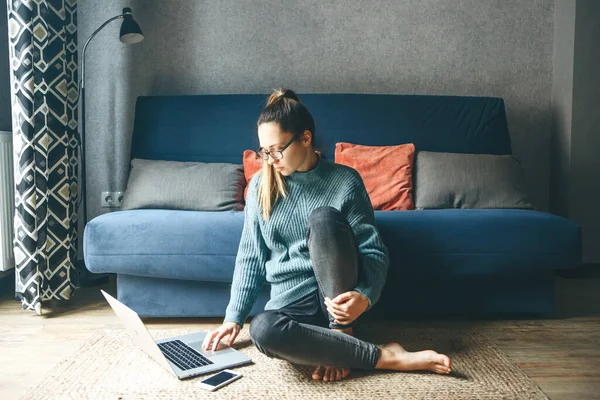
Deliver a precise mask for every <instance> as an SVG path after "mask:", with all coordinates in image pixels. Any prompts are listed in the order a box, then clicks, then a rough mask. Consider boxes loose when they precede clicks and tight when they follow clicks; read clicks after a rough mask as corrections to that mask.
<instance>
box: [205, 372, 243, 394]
mask: <svg viewBox="0 0 600 400" xmlns="http://www.w3.org/2000/svg"><path fill="white" fill-rule="evenodd" d="M241 377H242V374H240V373H239V372H235V371H232V370H230V369H224V370H223V371H221V372H219V373H218V374H216V375H213V376H211V377H210V378H206V379H204V380H203V381H200V382H198V386H199V387H201V388H202V389H206V390H210V391H211V392H212V391H213V390H217V389H219V388H221V387H223V386H225V385H227V384H228V383H231V382H233V381H235V380H236V379H239V378H241Z"/></svg>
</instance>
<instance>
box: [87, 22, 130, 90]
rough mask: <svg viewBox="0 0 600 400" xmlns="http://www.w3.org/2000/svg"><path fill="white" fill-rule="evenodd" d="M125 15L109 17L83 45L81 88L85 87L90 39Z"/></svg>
mask: <svg viewBox="0 0 600 400" xmlns="http://www.w3.org/2000/svg"><path fill="white" fill-rule="evenodd" d="M124 17H125V14H121V15H117V16H115V17H112V18H111V19H109V20H108V21H106V22H105V23H103V24H102V25H100V27H99V28H98V29H96V30H95V31H94V33H92V35H91V36H90V37H89V39H88V40H87V41H86V42H85V44H84V45H83V50H82V51H81V79H80V81H79V89H83V88H84V87H85V50H86V49H87V46H88V44H89V43H90V40H92V38H93V37H94V36H96V34H97V33H98V32H100V31H101V30H102V28H104V27H105V26H106V25H108V24H109V23H111V22H112V21H114V20H115V19H119V18H124Z"/></svg>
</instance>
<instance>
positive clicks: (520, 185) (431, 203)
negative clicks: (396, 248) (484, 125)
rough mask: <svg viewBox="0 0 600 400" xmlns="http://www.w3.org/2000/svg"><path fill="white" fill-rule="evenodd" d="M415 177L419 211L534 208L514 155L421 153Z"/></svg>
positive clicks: (417, 159) (416, 202) (418, 156)
mask: <svg viewBox="0 0 600 400" xmlns="http://www.w3.org/2000/svg"><path fill="white" fill-rule="evenodd" d="M415 176H416V177H415V207H416V208H417V209H437V208H521V209H534V208H535V207H534V206H533V204H531V201H530V200H529V197H528V196H527V193H526V190H525V182H524V177H523V169H522V168H521V164H520V163H519V161H518V160H517V159H516V158H515V157H513V156H511V155H493V154H458V153H442V152H430V151H420V152H418V153H417V157H416V161H415Z"/></svg>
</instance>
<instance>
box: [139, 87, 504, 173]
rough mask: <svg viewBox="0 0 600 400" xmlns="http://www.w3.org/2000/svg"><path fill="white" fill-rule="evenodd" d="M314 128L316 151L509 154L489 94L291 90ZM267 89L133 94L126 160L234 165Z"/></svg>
mask: <svg viewBox="0 0 600 400" xmlns="http://www.w3.org/2000/svg"><path fill="white" fill-rule="evenodd" d="M298 96H299V98H300V101H302V102H303V103H304V104H305V105H306V106H307V107H308V109H309V111H310V112H311V114H312V116H313V118H314V120H315V125H316V132H315V137H316V148H317V149H318V150H321V151H322V152H323V155H324V157H326V158H328V159H330V160H333V156H334V151H335V144H336V143H337V142H350V143H356V144H363V145H372V146H388V145H396V144H402V143H414V144H415V148H416V150H417V151H421V150H427V151H443V152H452V153H480V154H511V144H510V136H509V132H508V126H507V122H506V113H505V109H504V101H503V100H502V99H500V98H494V97H465V96H434V95H387V94H301V93H299V94H298ZM267 97H268V94H265V95H256V94H225V95H188V96H141V97H138V99H137V102H136V107H135V117H134V127H133V135H132V145H131V153H130V155H131V158H145V159H154V160H172V161H201V162H230V163H236V164H241V162H242V153H243V151H244V150H246V149H252V150H254V149H257V148H258V137H257V130H256V121H257V120H258V117H259V115H260V112H261V111H262V109H263V108H264V105H265V103H266V99H267Z"/></svg>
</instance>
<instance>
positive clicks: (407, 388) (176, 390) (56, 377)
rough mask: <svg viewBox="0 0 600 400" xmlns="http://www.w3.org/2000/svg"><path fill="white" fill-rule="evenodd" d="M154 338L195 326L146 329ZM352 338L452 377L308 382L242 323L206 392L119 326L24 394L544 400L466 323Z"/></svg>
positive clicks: (387, 374) (401, 375) (368, 331)
mask: <svg viewBox="0 0 600 400" xmlns="http://www.w3.org/2000/svg"><path fill="white" fill-rule="evenodd" d="M150 332H151V333H152V335H153V336H154V337H155V338H156V339H158V338H163V337H169V336H175V335H181V334H187V333H192V332H194V330H192V329H176V330H174V329H171V330H152V329H151V330H150ZM357 336H358V337H360V338H361V339H363V340H368V341H371V342H373V343H378V344H384V343H387V342H389V341H397V342H399V343H400V344H402V345H403V346H404V347H405V348H406V350H408V351H418V350H427V349H434V350H436V351H438V352H439V353H443V354H446V355H448V356H449V357H450V359H451V360H452V363H453V371H452V373H451V374H450V375H437V374H434V373H431V372H425V371H419V372H394V371H358V370H357V371H352V372H351V374H350V376H349V377H348V378H346V379H345V380H343V381H340V382H331V383H326V382H322V381H318V382H315V381H312V380H311V373H312V371H313V369H314V368H313V367H308V366H297V365H292V364H290V363H288V362H287V361H283V360H277V359H271V358H268V357H266V356H264V355H263V354H262V353H260V352H259V351H258V350H257V349H256V347H254V345H253V344H252V342H251V341H250V338H249V335H248V329H247V326H246V327H245V328H244V329H243V330H242V331H241V332H240V335H239V337H238V339H237V340H236V343H235V344H234V348H236V349H238V350H240V351H241V352H243V353H245V354H246V355H248V356H249V357H251V358H252V360H253V363H252V364H249V365H246V366H243V367H238V368H236V370H238V371H240V372H242V373H243V374H244V376H243V377H242V378H241V379H239V380H237V381H235V382H233V383H231V384H229V385H227V386H225V387H223V388H221V389H219V390H218V391H215V392H208V391H205V390H203V389H200V388H198V387H197V386H196V384H197V383H198V382H199V381H200V380H202V379H204V378H206V377H208V376H210V375H212V373H211V374H207V375H204V376H202V377H195V378H191V379H187V380H183V381H179V380H178V379H177V378H175V376H173V375H171V374H170V373H169V372H167V371H165V370H164V369H163V368H162V367H161V366H159V365H158V364H157V363H156V362H154V361H153V360H152V359H151V358H149V357H148V356H147V355H146V354H145V353H143V352H142V351H141V350H139V349H138V347H137V346H135V345H134V344H133V342H132V341H131V339H130V338H129V336H128V335H127V334H126V332H125V331H124V330H120V329H105V330H100V331H98V332H97V333H95V334H93V335H91V337H89V338H88V339H86V341H85V342H84V343H83V345H82V346H81V348H80V349H79V350H78V351H77V352H75V353H74V355H73V356H72V357H70V358H67V359H65V360H64V361H62V362H60V363H59V364H58V365H57V366H56V367H55V368H53V370H52V371H51V372H50V373H49V374H48V375H47V376H46V377H45V378H44V379H43V381H42V382H41V383H40V384H39V385H38V386H36V387H35V388H32V389H31V390H30V391H29V392H28V393H27V394H25V395H24V397H23V399H27V400H34V399H190V398H194V399H216V398H223V399H261V400H262V399H304V400H306V399H328V400H330V399H349V398H368V399H428V400H434V399H444V400H447V399H547V397H546V396H545V395H544V393H543V392H542V391H541V390H540V389H539V388H538V387H537V385H536V384H535V383H534V382H533V381H531V380H530V379H529V378H528V377H527V376H526V375H525V373H523V371H521V370H520V369H519V368H518V367H517V366H516V365H515V364H514V363H513V362H512V361H511V360H510V359H509V357H508V356H507V355H506V354H505V353H504V352H503V351H502V350H501V349H500V348H498V347H497V346H496V345H495V344H494V343H492V342H491V341H490V340H489V339H488V338H487V337H486V336H485V335H483V334H482V333H480V332H477V331H465V330H464V329H458V328H456V329H417V328H408V329H405V328H401V327H396V328H394V327H392V328H390V327H389V326H386V325H385V324H373V325H370V326H368V327H361V330H360V331H359V332H357Z"/></svg>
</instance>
